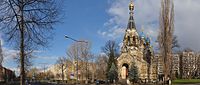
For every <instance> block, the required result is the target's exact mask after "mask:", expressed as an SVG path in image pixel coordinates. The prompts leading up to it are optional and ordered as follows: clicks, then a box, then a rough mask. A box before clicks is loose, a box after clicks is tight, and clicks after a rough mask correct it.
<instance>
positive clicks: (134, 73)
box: [128, 63, 139, 82]
mask: <svg viewBox="0 0 200 85" xmlns="http://www.w3.org/2000/svg"><path fill="white" fill-rule="evenodd" d="M128 75H129V76H128V78H129V79H130V81H132V82H137V81H138V79H139V75H138V68H137V67H136V66H135V65H134V63H133V64H132V65H131V68H130V70H129V72H128Z"/></svg>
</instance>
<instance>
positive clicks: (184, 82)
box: [172, 79, 200, 84]
mask: <svg viewBox="0 0 200 85" xmlns="http://www.w3.org/2000/svg"><path fill="white" fill-rule="evenodd" d="M195 83H200V79H177V80H173V81H172V84H195Z"/></svg>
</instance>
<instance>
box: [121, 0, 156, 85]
mask: <svg viewBox="0 0 200 85" xmlns="http://www.w3.org/2000/svg"><path fill="white" fill-rule="evenodd" d="M129 10H130V12H129V14H130V17H129V21H128V25H127V29H126V31H125V35H124V39H123V45H122V47H121V54H120V56H119V57H118V59H117V62H118V63H117V65H118V77H119V80H123V79H124V80H125V79H128V76H129V75H128V73H129V70H130V67H131V66H132V65H133V64H134V65H135V66H136V67H137V69H138V77H139V79H140V80H142V81H147V80H150V81H152V80H154V79H157V67H156V65H157V64H156V61H155V59H154V57H153V49H152V46H151V45H150V38H149V37H145V35H144V33H143V32H142V33H140V34H139V33H138V32H137V29H136V26H135V22H134V12H133V11H134V4H133V2H132V1H131V3H130V4H129Z"/></svg>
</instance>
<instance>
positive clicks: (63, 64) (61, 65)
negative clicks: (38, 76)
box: [56, 57, 67, 81]
mask: <svg viewBox="0 0 200 85" xmlns="http://www.w3.org/2000/svg"><path fill="white" fill-rule="evenodd" d="M56 63H57V65H58V69H59V70H61V78H62V81H64V70H66V69H67V66H66V63H67V59H66V58H65V57H59V58H58V60H57V62H56Z"/></svg>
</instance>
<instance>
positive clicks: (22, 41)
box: [19, 0, 25, 85]
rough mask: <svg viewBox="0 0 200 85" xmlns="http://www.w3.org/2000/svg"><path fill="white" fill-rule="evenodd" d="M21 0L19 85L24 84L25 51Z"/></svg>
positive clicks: (21, 4) (22, 0)
mask: <svg viewBox="0 0 200 85" xmlns="http://www.w3.org/2000/svg"><path fill="white" fill-rule="evenodd" d="M23 2H24V0H21V3H20V9H19V10H20V21H21V22H19V23H20V25H19V26H20V27H19V29H20V64H21V66H20V78H21V79H20V85H25V70H24V57H25V52H24V18H23V17H24V16H23Z"/></svg>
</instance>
